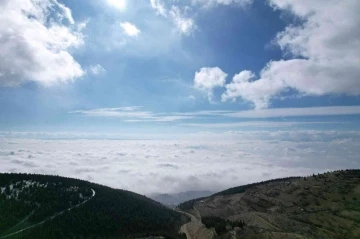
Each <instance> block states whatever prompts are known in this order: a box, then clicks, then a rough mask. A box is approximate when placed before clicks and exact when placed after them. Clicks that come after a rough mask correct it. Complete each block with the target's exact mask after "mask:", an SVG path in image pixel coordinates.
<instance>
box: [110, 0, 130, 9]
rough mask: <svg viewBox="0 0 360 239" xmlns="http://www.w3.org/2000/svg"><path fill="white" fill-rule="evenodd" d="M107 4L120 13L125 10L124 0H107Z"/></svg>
mask: <svg viewBox="0 0 360 239" xmlns="http://www.w3.org/2000/svg"><path fill="white" fill-rule="evenodd" d="M107 3H108V4H109V5H110V6H112V7H115V8H116V9H117V10H120V11H124V10H125V9H126V0H107Z"/></svg>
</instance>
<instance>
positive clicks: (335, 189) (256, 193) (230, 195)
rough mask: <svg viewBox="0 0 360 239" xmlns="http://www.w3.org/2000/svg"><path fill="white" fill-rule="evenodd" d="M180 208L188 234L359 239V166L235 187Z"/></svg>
mask: <svg viewBox="0 0 360 239" xmlns="http://www.w3.org/2000/svg"><path fill="white" fill-rule="evenodd" d="M178 210H182V211H183V213H187V214H188V215H189V216H191V218H192V221H191V222H189V223H187V224H185V225H184V226H183V227H182V231H183V232H184V233H186V234H187V235H189V237H190V238H202V239H207V238H211V239H215V238H238V239H240V238H246V239H248V238H249V239H250V238H256V239H268V238H273V239H308V238H310V239H340V238H343V239H345V238H346V239H359V238H360V170H343V171H335V172H331V173H325V174H319V175H313V176H310V177H301V178H300V177H298V178H282V179H276V180H270V181H266V182H260V183H254V184H250V185H245V186H239V187H234V188H231V189H228V190H225V191H222V192H219V193H216V194H214V195H211V196H209V197H203V198H199V199H195V200H191V201H187V202H184V203H182V204H181V205H179V209H178Z"/></svg>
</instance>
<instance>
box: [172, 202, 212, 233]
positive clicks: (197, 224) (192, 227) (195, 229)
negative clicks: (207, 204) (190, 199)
mask: <svg viewBox="0 0 360 239" xmlns="http://www.w3.org/2000/svg"><path fill="white" fill-rule="evenodd" d="M194 209H195V210H197V209H196V208H195V207H194ZM176 211H177V212H180V213H182V214H184V215H186V216H188V217H190V218H191V221H190V222H188V223H185V224H184V225H182V226H181V228H180V232H182V233H185V235H186V238H187V239H212V238H214V232H213V231H212V230H210V229H207V228H206V227H205V225H204V224H203V223H202V222H201V218H199V219H198V218H196V217H195V216H194V215H192V214H191V213H187V212H184V211H181V210H180V209H177V210H176ZM199 216H200V213H199Z"/></svg>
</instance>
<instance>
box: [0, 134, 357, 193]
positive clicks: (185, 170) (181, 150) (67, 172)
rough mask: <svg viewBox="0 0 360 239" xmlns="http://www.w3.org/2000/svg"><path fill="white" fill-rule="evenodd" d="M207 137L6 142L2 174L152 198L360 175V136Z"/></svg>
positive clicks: (1, 148) (0, 154)
mask: <svg viewBox="0 0 360 239" xmlns="http://www.w3.org/2000/svg"><path fill="white" fill-rule="evenodd" d="M203 137H204V140H198V139H191V140H81V139H78V140H29V139H0V140H1V141H0V142H1V143H0V171H1V172H27V173H42V174H53V175H61V176H67V177H76V178H81V179H85V180H90V181H93V182H96V183H101V184H104V185H108V186H111V187H115V188H122V189H127V190H131V191H135V192H139V193H145V194H149V193H155V192H161V193H167V192H170V193H171V192H179V191H187V190H214V191H217V190H221V189H225V188H228V187H232V186H238V185H242V184H246V183H250V182H256V181H262V180H266V179H269V178H278V177H284V176H294V175H310V174H312V173H317V172H322V171H325V170H332V169H340V168H359V167H360V161H359V158H360V157H359V156H360V150H359V147H358V145H359V142H360V135H359V133H358V132H334V131H330V132H326V131H325V132H321V131H301V132H287V131H279V132H231V133H230V132H229V134H227V137H228V139H222V135H218V134H206V135H203ZM11 152H13V153H11ZM29 155H31V156H30V157H29ZM164 165H171V167H164ZM265 172H266V173H268V172H271V175H264V173H265Z"/></svg>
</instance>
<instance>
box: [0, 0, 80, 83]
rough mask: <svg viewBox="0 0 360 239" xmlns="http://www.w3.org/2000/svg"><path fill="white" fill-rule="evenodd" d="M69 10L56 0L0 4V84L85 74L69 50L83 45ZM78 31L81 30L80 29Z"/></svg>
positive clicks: (66, 78) (57, 79) (52, 80)
mask: <svg viewBox="0 0 360 239" xmlns="http://www.w3.org/2000/svg"><path fill="white" fill-rule="evenodd" d="M79 29H80V28H78V25H76V24H75V21H74V19H73V18H72V15H71V10H70V9H69V8H67V7H66V6H65V5H63V4H61V3H59V2H57V1H56V0H38V1H31V0H12V1H5V2H4V1H2V2H1V3H0V48H1V51H0V84H1V85H5V86H17V85H20V84H22V83H23V82H26V81H35V82H38V83H41V84H44V85H52V84H54V83H58V82H69V81H73V80H75V79H76V78H79V77H81V76H83V75H84V71H83V69H82V68H81V66H80V64H79V63H78V62H76V60H75V59H74V58H73V57H72V55H71V53H70V50H71V49H73V48H76V47H79V46H81V45H83V44H84V42H83V35H82V34H81V32H80V31H79ZM80 30H81V29H80Z"/></svg>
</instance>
